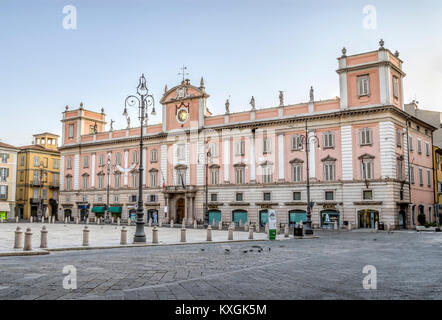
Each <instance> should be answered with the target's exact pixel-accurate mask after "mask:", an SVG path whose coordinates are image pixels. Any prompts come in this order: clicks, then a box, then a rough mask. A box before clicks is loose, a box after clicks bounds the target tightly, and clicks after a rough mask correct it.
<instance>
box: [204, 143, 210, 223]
mask: <svg viewBox="0 0 442 320" xmlns="http://www.w3.org/2000/svg"><path fill="white" fill-rule="evenodd" d="M209 161H212V152H211V150H210V147H208V148H207V150H206V163H205V165H206V185H205V193H206V201H205V210H204V224H205V225H209V224H210V222H209V204H208V203H209Z"/></svg>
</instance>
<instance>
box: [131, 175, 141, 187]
mask: <svg viewBox="0 0 442 320" xmlns="http://www.w3.org/2000/svg"><path fill="white" fill-rule="evenodd" d="M131 180H132V184H131V186H132V188H138V185H139V175H138V172H132V174H131Z"/></svg>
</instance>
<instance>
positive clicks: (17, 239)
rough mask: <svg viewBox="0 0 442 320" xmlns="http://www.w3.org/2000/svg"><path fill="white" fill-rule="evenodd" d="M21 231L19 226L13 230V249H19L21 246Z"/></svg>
mask: <svg viewBox="0 0 442 320" xmlns="http://www.w3.org/2000/svg"><path fill="white" fill-rule="evenodd" d="M22 234H23V231H22V230H21V228H20V227H17V229H16V230H15V241H14V249H21V248H22V247H23V239H22Z"/></svg>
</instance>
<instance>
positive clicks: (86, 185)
mask: <svg viewBox="0 0 442 320" xmlns="http://www.w3.org/2000/svg"><path fill="white" fill-rule="evenodd" d="M88 188H89V175H88V174H85V175H83V189H88Z"/></svg>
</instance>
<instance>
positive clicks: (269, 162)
mask: <svg viewBox="0 0 442 320" xmlns="http://www.w3.org/2000/svg"><path fill="white" fill-rule="evenodd" d="M260 166H261V167H265V166H273V162H272V161H269V160H266V161H264V162H261V164H260Z"/></svg>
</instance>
